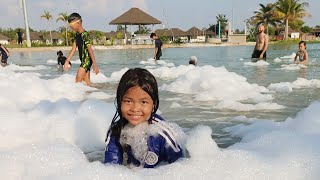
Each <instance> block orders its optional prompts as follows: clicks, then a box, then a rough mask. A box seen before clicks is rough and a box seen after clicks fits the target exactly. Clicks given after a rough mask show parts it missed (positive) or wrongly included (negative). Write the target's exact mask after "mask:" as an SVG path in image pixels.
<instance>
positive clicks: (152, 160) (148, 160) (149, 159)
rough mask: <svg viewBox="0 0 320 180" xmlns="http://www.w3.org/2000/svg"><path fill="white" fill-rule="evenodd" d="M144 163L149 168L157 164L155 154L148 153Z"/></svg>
mask: <svg viewBox="0 0 320 180" xmlns="http://www.w3.org/2000/svg"><path fill="white" fill-rule="evenodd" d="M145 162H146V163H147V164H148V165H150V166H152V165H155V164H156V163H157V162H158V156H157V154H156V153H154V152H151V151H148V152H147V155H146V160H145Z"/></svg>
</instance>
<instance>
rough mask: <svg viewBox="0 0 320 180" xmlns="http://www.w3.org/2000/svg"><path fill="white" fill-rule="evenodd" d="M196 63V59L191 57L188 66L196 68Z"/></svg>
mask: <svg viewBox="0 0 320 180" xmlns="http://www.w3.org/2000/svg"><path fill="white" fill-rule="evenodd" d="M197 62H198V58H197V57H196V56H191V57H190V60H189V64H192V65H194V66H196V65H197Z"/></svg>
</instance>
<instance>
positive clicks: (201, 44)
mask: <svg viewBox="0 0 320 180" xmlns="http://www.w3.org/2000/svg"><path fill="white" fill-rule="evenodd" d="M254 44H255V42H247V43H241V44H231V43H222V44H209V43H186V44H165V45H164V48H188V47H194V48H196V47H218V46H253V45H254ZM93 47H94V49H95V50H108V49H150V48H154V45H122V46H93ZM8 49H9V51H11V52H36V51H58V50H64V51H67V50H70V49H71V46H68V47H67V46H56V47H31V48H8Z"/></svg>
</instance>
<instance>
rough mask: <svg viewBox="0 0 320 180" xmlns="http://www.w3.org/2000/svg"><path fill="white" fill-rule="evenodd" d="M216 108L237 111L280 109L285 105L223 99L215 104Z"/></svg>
mask: <svg viewBox="0 0 320 180" xmlns="http://www.w3.org/2000/svg"><path fill="white" fill-rule="evenodd" d="M214 108H215V109H230V110H236V111H256V110H279V109H285V106H282V105H279V104H277V103H269V102H261V103H257V104H244V103H240V102H236V101H221V102H219V103H218V104H217V105H215V106H214Z"/></svg>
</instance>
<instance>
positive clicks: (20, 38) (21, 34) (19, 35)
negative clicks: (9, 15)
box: [17, 29, 23, 47]
mask: <svg viewBox="0 0 320 180" xmlns="http://www.w3.org/2000/svg"><path fill="white" fill-rule="evenodd" d="M17 35H18V44H19V46H20V47H22V36H23V33H22V32H21V30H20V29H18V32H17Z"/></svg>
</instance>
